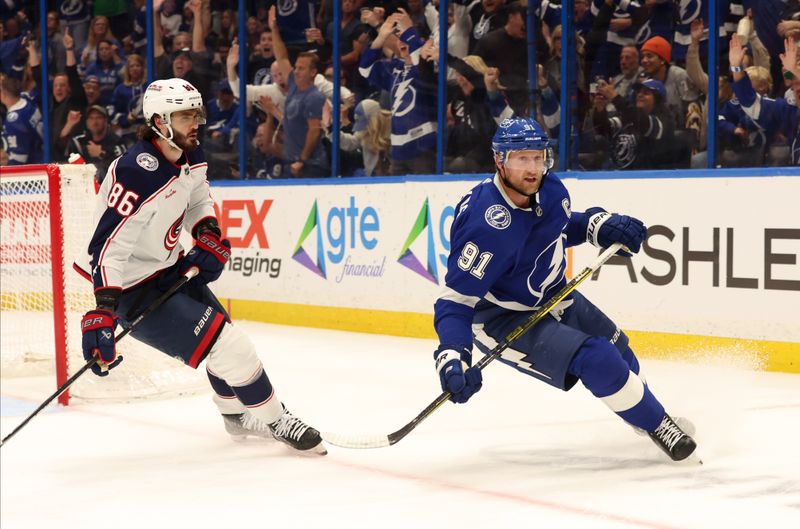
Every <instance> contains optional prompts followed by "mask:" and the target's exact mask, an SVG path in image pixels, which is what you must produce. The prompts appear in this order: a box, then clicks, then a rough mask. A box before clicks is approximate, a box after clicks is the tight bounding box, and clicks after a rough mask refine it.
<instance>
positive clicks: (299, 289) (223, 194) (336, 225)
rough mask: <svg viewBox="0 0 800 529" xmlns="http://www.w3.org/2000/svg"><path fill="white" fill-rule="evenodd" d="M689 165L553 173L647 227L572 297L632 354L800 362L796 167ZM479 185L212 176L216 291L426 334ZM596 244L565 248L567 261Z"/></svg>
mask: <svg viewBox="0 0 800 529" xmlns="http://www.w3.org/2000/svg"><path fill="white" fill-rule="evenodd" d="M762 172H765V171H764V170H762ZM690 174H692V175H696V174H698V173H690ZM699 174H701V176H699V177H695V176H692V177H680V173H677V172H661V173H659V172H656V173H652V174H651V173H648V174H647V177H646V178H644V177H642V176H644V175H642V174H641V173H639V174H638V176H639V177H638V178H637V177H636V176H637V175H636V174H633V175H632V174H624V175H621V174H620V173H614V174H612V175H611V176H614V177H613V178H610V177H608V176H609V175H608V174H605V175H604V174H600V175H597V174H592V175H584V174H583V173H582V174H581V177H580V178H572V177H569V178H564V182H565V184H566V186H567V188H568V189H569V191H570V194H571V196H572V201H573V202H572V209H574V210H578V211H582V210H584V209H586V208H588V207H591V206H596V205H600V206H603V207H605V208H606V209H607V210H609V211H619V212H624V213H629V214H631V215H635V216H637V217H639V218H641V219H643V220H644V221H645V223H646V224H647V225H648V241H647V244H646V246H645V248H644V249H643V251H642V252H640V253H639V254H638V255H637V256H635V257H634V259H632V260H626V259H621V258H615V259H614V260H612V261H610V262H609V263H607V264H606V265H605V266H604V267H603V268H602V269H601V271H600V273H599V274H596V276H595V277H592V278H591V279H589V280H587V281H586V283H584V286H582V287H581V290H582V292H584V293H585V294H586V295H587V296H588V297H589V298H590V299H592V300H593V301H594V302H595V303H596V304H598V305H599V306H600V307H602V308H603V309H604V310H605V311H606V312H607V313H608V314H609V315H610V316H611V317H612V318H614V319H615V321H617V322H618V323H619V324H620V326H621V327H623V328H624V329H626V330H628V331H629V332H630V334H631V336H632V338H633V339H634V341H635V343H636V344H637V348H638V350H639V351H640V352H642V354H644V355H645V356H652V355H657V356H667V357H681V356H682V353H683V351H687V350H697V348H698V347H699V348H700V350H702V351H705V352H707V354H710V355H717V354H723V353H730V352H731V351H733V352H735V354H736V355H739V356H746V357H748V358H751V359H752V360H753V361H754V363H755V364H756V365H758V366H760V367H765V368H767V369H772V370H780V371H792V372H800V365H799V364H800V361H799V360H798V358H800V325H798V321H799V320H800V318H798V316H797V313H798V311H797V309H798V307H800V217H799V216H798V215H797V214H796V213H795V212H794V208H795V206H796V200H797V197H800V171H798V170H796V169H784V170H780V169H776V170H775V171H773V172H772V173H771V176H768V177H765V176H747V173H746V172H744V171H742V170H738V171H735V172H733V171H730V172H729V171H713V172H708V173H705V174H703V173H699ZM776 175H777V176H776ZM676 176H678V177H676ZM480 180H481V178H480V177H477V178H476V177H473V176H446V177H440V178H439V179H437V180H430V179H423V178H388V179H357V180H356V179H342V180H337V181H331V180H315V181H288V182H269V183H268V184H267V185H246V184H245V183H243V184H238V183H237V185H215V186H214V187H213V189H212V195H213V197H214V200H215V204H216V208H217V214H218V218H219V219H220V224H221V226H222V228H223V230H224V232H225V236H226V237H228V238H229V239H230V240H231V242H232V243H233V247H234V252H233V258H232V260H231V261H230V262H229V263H228V270H227V271H226V273H225V274H223V275H222V278H221V279H220V280H219V281H218V282H217V283H216V284H215V286H214V290H215V291H216V292H217V293H218V295H219V296H220V297H222V298H225V299H226V300H227V303H228V305H229V307H230V308H231V311H232V315H233V317H234V318H246V319H250V320H255V321H264V322H273V323H284V324H293V325H301V326H311V327H322V328H332V329H342V330H353V331H359V332H373V333H385V334H394V335H402V336H419V337H431V336H433V329H432V313H433V303H434V301H435V300H436V298H437V297H438V293H439V290H440V288H441V286H442V285H443V284H444V275H445V272H446V260H447V255H448V252H449V250H450V246H449V229H450V226H451V224H452V221H453V216H454V209H453V206H454V205H455V204H456V203H457V201H458V200H459V198H460V197H461V196H462V195H463V194H464V193H465V192H467V191H468V190H469V189H470V188H471V187H473V186H474V185H475V184H476V183H477V182H479V181H480ZM597 253H598V250H597V249H595V248H593V247H592V246H590V245H582V246H580V247H577V248H575V249H574V251H573V252H572V263H573V268H574V269H580V268H581V267H582V266H583V265H584V264H586V263H588V262H589V261H590V260H591V259H593V257H594V256H595V255H596V254H597ZM690 343H691V344H693V345H691V346H690V345H689V344H690Z"/></svg>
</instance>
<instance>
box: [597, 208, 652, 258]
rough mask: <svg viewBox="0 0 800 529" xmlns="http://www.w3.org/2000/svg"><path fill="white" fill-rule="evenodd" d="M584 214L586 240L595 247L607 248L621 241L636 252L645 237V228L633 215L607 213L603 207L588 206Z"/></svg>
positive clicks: (626, 254)
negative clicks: (586, 223)
mask: <svg viewBox="0 0 800 529" xmlns="http://www.w3.org/2000/svg"><path fill="white" fill-rule="evenodd" d="M586 215H587V216H588V217H589V224H588V226H587V228H586V240H587V241H589V242H590V243H592V244H594V245H595V246H597V247H600V248H608V247H609V246H611V245H612V244H614V243H615V242H621V243H622V244H624V245H625V246H626V247H627V248H628V249H629V250H630V251H631V252H632V253H637V252H638V251H639V249H640V248H641V247H642V242H643V241H644V240H645V239H646V238H647V228H645V226H644V223H643V222H642V221H641V220H639V219H637V218H635V217H629V216H628V215H617V214H616V213H609V212H607V211H606V210H604V209H603V208H589V209H587V210H586ZM617 255H623V256H628V257H630V255H631V254H630V253H628V252H625V251H623V250H620V251H618V252H617Z"/></svg>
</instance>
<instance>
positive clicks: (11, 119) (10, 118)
mask: <svg viewBox="0 0 800 529" xmlns="http://www.w3.org/2000/svg"><path fill="white" fill-rule="evenodd" d="M17 119H19V114H17V113H16V111H15V112H9V113H8V115H7V116H6V121H8V122H9V123H14V122H15V121H17Z"/></svg>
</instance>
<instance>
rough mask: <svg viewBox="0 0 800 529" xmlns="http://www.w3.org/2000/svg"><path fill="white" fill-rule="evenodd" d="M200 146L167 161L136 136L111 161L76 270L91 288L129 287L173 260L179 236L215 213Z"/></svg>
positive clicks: (177, 256) (176, 256)
mask: <svg viewBox="0 0 800 529" xmlns="http://www.w3.org/2000/svg"><path fill="white" fill-rule="evenodd" d="M207 169H208V164H207V163H206V162H205V156H204V155H203V152H202V151H201V150H200V149H197V150H195V151H193V152H190V153H184V155H182V156H181V158H180V159H179V160H178V161H177V162H176V163H172V162H170V161H169V160H167V159H166V158H165V157H164V155H163V154H162V153H161V150H160V149H159V148H158V147H157V146H156V145H155V144H154V143H151V142H149V141H144V140H140V141H139V142H137V143H136V144H135V145H134V146H133V147H132V148H131V150H129V151H128V152H126V153H125V154H123V155H122V156H120V157H119V158H117V159H116V160H114V161H113V162H112V163H111V166H110V167H109V169H108V173H107V175H106V177H105V179H104V180H103V184H102V186H101V187H100V191H99V193H98V195H97V205H96V207H95V212H94V230H93V234H92V237H91V239H90V240H89V241H87V244H86V246H85V248H86V253H85V254H81V255H80V256H79V257H78V258H77V259H76V261H75V269H76V270H77V271H78V272H79V273H81V275H83V276H84V277H86V278H87V279H90V280H91V281H92V282H93V284H94V288H95V290H97V289H100V288H119V289H122V290H128V289H130V288H133V287H135V286H137V285H139V284H140V283H142V282H144V281H146V280H148V279H150V278H152V277H154V276H156V275H157V274H158V273H159V272H160V271H161V270H163V269H165V268H168V267H170V266H172V265H173V264H175V262H176V261H177V260H178V259H180V257H181V255H182V254H183V247H182V246H181V243H180V235H181V232H182V230H183V229H184V228H186V229H187V230H189V231H190V233H191V232H192V230H193V228H194V227H195V226H196V225H197V224H198V223H199V222H200V221H201V220H203V219H205V218H208V217H212V218H213V217H214V216H215V215H214V204H213V202H212V200H211V195H210V192H209V186H208V180H207V179H206V172H207Z"/></svg>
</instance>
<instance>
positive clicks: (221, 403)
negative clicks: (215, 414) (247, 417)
mask: <svg viewBox="0 0 800 529" xmlns="http://www.w3.org/2000/svg"><path fill="white" fill-rule="evenodd" d="M206 374H207V375H208V381H209V382H211V389H213V390H214V397H213V399H214V404H216V405H217V408H219V412H220V413H222V414H223V415H228V414H234V413H244V406H243V405H242V403H241V402H239V399H238V398H236V393H234V392H233V388H231V387H230V386H229V385H228V383H227V382H225V381H224V380H222V379H221V378H220V377H218V376H217V375H215V374H214V373H212V372H211V371H210V370H209V369H208V368H207V367H206Z"/></svg>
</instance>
